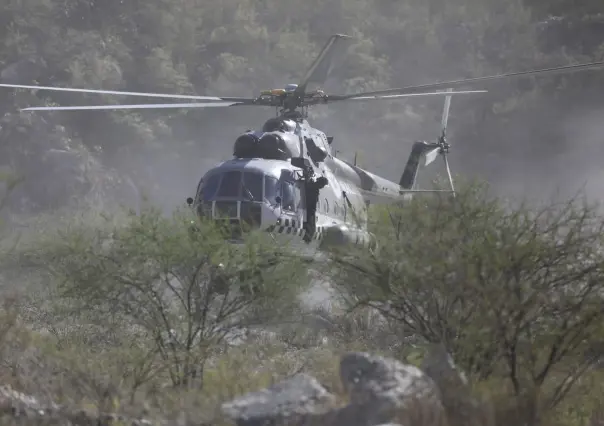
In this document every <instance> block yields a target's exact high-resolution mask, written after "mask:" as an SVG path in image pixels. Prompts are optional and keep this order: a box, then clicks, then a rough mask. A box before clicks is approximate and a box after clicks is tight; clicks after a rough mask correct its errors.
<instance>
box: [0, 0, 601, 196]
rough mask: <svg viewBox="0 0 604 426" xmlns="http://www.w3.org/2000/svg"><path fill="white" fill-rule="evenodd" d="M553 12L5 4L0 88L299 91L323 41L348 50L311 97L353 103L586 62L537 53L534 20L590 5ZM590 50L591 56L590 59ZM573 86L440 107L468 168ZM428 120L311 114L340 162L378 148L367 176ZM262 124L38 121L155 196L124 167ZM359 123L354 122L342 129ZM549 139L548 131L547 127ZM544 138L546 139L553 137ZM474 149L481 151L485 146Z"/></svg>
mask: <svg viewBox="0 0 604 426" xmlns="http://www.w3.org/2000/svg"><path fill="white" fill-rule="evenodd" d="M562 3H563V2H562ZM562 3H560V2H537V3H534V2H527V1H526V0H514V1H508V2H504V3H501V2H498V1H495V0H489V1H475V0H464V1H462V2H456V3H454V4H453V3H450V2H446V1H442V0H431V1H428V2H426V1H421V2H420V1H416V0H407V1H403V2H394V3H392V2H384V1H382V0H359V1H346V2H344V1H329V2H327V1H324V0H310V1H308V2H305V3H304V4H301V3H300V2H292V1H285V2H276V1H274V0H264V1H260V2H258V1H253V2H252V1H243V2H241V1H237V2H235V1H226V2H221V3H220V4H214V3H211V2H195V1H192V0H173V1H163V0H153V1H150V2H145V3H144V4H143V3H141V4H136V5H135V3H127V2H118V1H99V0H94V1H92V0H91V1H80V0H69V1H62V2H53V1H43V2H34V1H25V0H21V1H10V2H5V3H4V4H3V5H2V6H0V16H1V17H2V18H0V23H2V24H3V25H1V26H0V28H2V29H1V30H0V35H1V36H2V39H3V41H4V43H3V45H2V47H0V70H1V71H2V72H4V71H5V70H7V69H8V68H10V67H11V66H13V65H15V64H16V63H18V62H19V61H25V60H28V61H30V62H28V63H24V64H21V65H19V67H18V71H16V72H13V71H14V70H13V71H11V72H8V71H7V72H8V74H6V75H7V76H8V79H9V80H11V81H12V80H16V81H12V82H17V83H24V84H28V83H32V82H36V81H37V82H39V83H40V84H49V85H50V84H52V85H57V86H78V87H85V86H86V87H91V88H106V89H127V90H146V91H150V92H175V93H185V92H187V93H192V92H197V93H199V94H203V93H208V94H218V95H220V94H223V95H231V96H233V95H243V96H245V95H247V96H252V95H255V94H258V93H259V91H260V90H262V89H266V88H269V87H274V86H280V85H282V84H284V83H285V82H287V81H288V80H289V81H291V80H294V81H295V80H296V79H298V78H299V77H301V75H302V73H303V71H304V70H305V68H306V67H307V66H308V65H309V64H310V61H311V60H312V58H313V57H314V56H315V55H316V54H317V52H318V49H319V47H320V46H321V45H322V44H323V43H324V42H325V40H326V39H327V37H328V36H329V35H330V34H332V33H335V32H342V33H347V34H351V35H354V36H355V37H356V38H357V39H356V41H355V42H354V43H352V45H351V46H350V48H349V49H348V51H347V52H346V53H347V54H346V55H345V56H343V57H342V58H343V60H342V61H340V62H339V63H337V64H336V67H335V69H334V70H333V73H332V75H333V77H334V78H333V79H331V80H330V81H328V82H327V83H326V86H328V87H326V88H327V89H328V90H330V91H345V92H358V91H360V90H367V89H372V88H383V87H386V86H401V85H403V86H404V85H410V84H415V83H424V82H429V81H431V80H442V79H455V78H459V77H463V76H477V75H482V74H486V73H499V72H504V71H510V70H512V69H527V68H532V67H542V66H549V65H557V64H561V63H566V62H569V61H572V60H579V59H583V60H588V59H597V58H596V56H597V54H596V53H591V54H590V56H592V57H591V58H585V57H583V56H584V53H583V52H581V51H576V49H575V50H572V51H564V52H562V51H560V49H557V50H551V51H548V52H545V51H544V50H543V49H542V46H541V44H542V43H541V41H540V38H539V37H540V36H539V31H540V29H539V28H541V27H540V26H539V25H538V22H539V19H542V18H543V17H544V16H547V13H555V14H562V13H570V12H572V13H573V16H577V17H579V18H581V17H584V16H587V15H588V14H590V13H593V11H594V10H597V7H599V6H596V2H595V1H589V2H583V3H584V4H582V5H581V7H580V8H579V7H577V6H573V7H571V8H570V9H569V10H566V9H565V6H564V5H563V4H562ZM591 51H592V52H597V46H596V48H594V49H592V50H591ZM583 76H586V77H579V78H575V77H556V78H554V79H552V78H544V79H540V80H539V81H538V82H537V83H535V84H532V83H531V84H530V85H524V86H522V87H520V86H517V85H515V83H510V84H503V86H501V87H500V88H495V90H494V92H493V93H494V94H493V95H487V96H481V97H472V98H471V100H470V101H468V102H471V104H465V102H466V101H465V100H460V101H459V102H460V106H459V108H457V107H454V111H460V112H459V113H456V112H454V114H455V120H454V121H455V123H456V125H459V128H460V129H468V130H467V131H466V130H460V133H459V134H458V135H457V137H459V139H460V140H463V141H464V146H467V147H468V150H469V152H473V153H474V155H477V151H476V149H477V148H478V149H484V150H485V151H484V152H490V151H492V150H493V149H497V146H498V143H497V142H496V139H497V138H498V136H496V137H495V136H493V135H497V134H498V132H497V129H496V128H495V127H496V126H498V125H499V123H500V122H501V121H500V119H501V117H510V116H513V119H514V120H515V123H516V125H517V126H518V127H520V128H523V129H529V130H527V132H526V133H527V139H526V142H527V145H528V142H529V141H530V140H531V139H532V138H533V137H535V136H538V135H531V134H530V133H531V132H538V133H539V132H541V133H539V135H546V134H547V133H546V132H547V129H546V128H545V126H541V127H540V126H536V123H535V120H533V121H532V122H528V121H523V120H524V117H523V116H522V115H521V114H519V112H521V111H523V110H524V111H526V110H527V109H530V110H531V111H532V112H536V111H535V110H536V109H538V107H539V106H543V105H547V106H548V107H549V108H550V109H551V108H557V109H562V110H567V108H568V104H569V102H568V100H569V99H570V97H571V96H572V95H573V94H575V96H576V97H577V98H576V99H578V97H581V96H584V95H585V90H584V88H585V87H587V85H588V84H591V85H592V86H593V84H596V83H597V82H598V81H600V82H601V81H602V80H601V78H600V77H598V76H597V74H583ZM3 78H4V77H3ZM554 88H556V89H563V92H561V93H562V94H561V95H560V96H559V98H560V99H563V102H561V103H558V104H555V102H554V101H555V99H556V97H557V96H558V95H554V94H551V93H550V92H552V89H554ZM531 89H534V90H531ZM592 91H593V90H592ZM7 93H10V91H7ZM121 101H122V99H120V98H116V97H114V96H97V95H83V94H77V95H76V94H65V93H56V92H38V93H34V94H33V95H29V94H27V95H26V94H24V93H20V92H19V93H17V96H7V97H6V98H4V97H3V98H1V100H0V108H1V111H3V112H4V111H10V110H12V109H13V108H14V107H15V106H20V107H22V106H26V105H38V104H46V103H57V104H93V103H95V104H96V103H117V102H121ZM128 101H129V100H128ZM456 102H457V101H456ZM571 103H572V102H571ZM456 105H457V103H456ZM440 108H441V105H440V102H431V101H427V102H424V101H421V100H413V101H400V100H399V101H392V102H383V103H379V104H372V105H339V106H338V107H334V108H331V107H330V108H320V109H318V110H316V115H317V116H316V120H317V123H316V124H317V125H320V126H322V127H325V128H327V130H328V131H332V132H336V131H337V132H338V133H340V134H341V138H342V140H343V139H344V138H347V139H348V138H350V139H351V140H350V141H349V142H348V143H347V145H346V146H345V147H344V146H342V147H339V149H341V150H344V149H345V150H346V151H348V153H349V154H350V155H352V154H351V153H352V152H353V151H354V150H355V149H366V146H364V145H365V142H366V140H367V138H368V137H370V138H371V140H372V141H375V142H376V143H379V146H380V149H378V150H372V152H371V157H369V158H366V159H364V162H365V163H366V166H368V167H370V168H373V167H378V166H382V164H383V163H386V162H388V163H390V159H391V154H392V152H391V151H392V150H397V151H398V149H399V148H400V140H398V139H397V141H396V142H395V143H393V142H391V140H392V135H393V134H400V132H401V131H403V130H405V135H406V137H405V138H406V139H409V140H410V139H412V138H415V137H421V138H425V137H428V136H429V134H427V133H428V132H429V127H427V126H431V125H433V124H436V123H435V122H433V120H432V117H433V116H435V115H436V114H437V111H438V110H439V109H440ZM462 111H463V112H462ZM267 113H269V114H270V112H269V111H265V110H262V111H256V110H254V111H251V110H250V109H246V110H245V111H243V110H239V109H238V110H237V112H236V113H233V114H231V112H225V111H224V110H221V111H218V112H217V111H199V110H197V111H192V112H186V113H183V112H182V111H171V110H162V111H159V112H158V111H142V112H137V111H119V112H103V111H99V112H83V113H66V114H57V115H52V116H51V117H52V118H51V119H52V121H54V122H60V123H61V124H63V125H65V126H66V128H67V131H68V133H69V134H70V135H71V137H72V138H73V140H74V141H75V140H81V141H83V143H84V144H85V145H86V146H87V147H89V148H91V147H96V146H100V147H102V148H103V156H104V160H105V161H107V162H111V164H112V165H113V164H116V165H118V166H119V167H123V170H124V171H127V172H128V173H132V174H133V175H135V176H136V178H137V183H139V184H140V183H142V182H144V183H150V184H151V185H155V184H157V183H158V182H157V181H156V179H162V178H164V176H163V175H162V176H160V177H158V176H157V173H152V172H150V171H148V170H145V169H146V167H145V166H146V164H145V161H144V160H142V161H141V164H138V163H139V161H140V160H139V159H140V158H148V156H154V157H155V158H161V159H162V161H163V164H164V166H163V168H170V167H171V166H172V165H173V164H175V163H172V161H174V157H175V156H176V157H177V158H178V161H179V164H181V166H180V167H182V164H184V163H183V162H188V161H189V158H191V163H187V164H190V165H191V167H194V166H195V167H196V166H197V164H198V163H197V162H196V161H194V160H193V158H194V157H199V156H201V157H206V156H207V157H215V158H221V157H224V156H228V155H229V154H230V152H229V151H230V144H229V146H225V145H224V144H212V143H211V141H212V140H214V139H216V140H223V139H224V138H229V140H231V139H232V138H233V135H234V134H236V133H237V132H238V131H243V130H245V129H246V128H248V127H249V126H251V125H252V124H251V123H253V122H257V121H261V120H262V119H263V118H265V117H266V114H267ZM361 113H362V114H363V115H364V119H363V120H362V122H360V121H359V120H356V119H355V117H358V114H361ZM417 113H419V114H422V117H423V118H422V120H421V123H420V124H421V128H417V129H415V128H411V124H412V123H411V119H410V117H411V116H413V115H415V114H417ZM217 117H221V118H223V117H224V119H225V120H232V122H233V126H234V127H233V128H232V129H231V128H226V129H225V126H224V125H223V121H222V120H217V119H216V118H217ZM552 125H553V123H552V120H551V119H549V120H548V127H552ZM494 126H495V127H494ZM532 126H535V128H534V129H533V127H532ZM167 129H169V131H166V130H167ZM200 129H201V130H200ZM348 129H349V130H348ZM200 134H203V136H204V137H203V138H200ZM547 135H548V137H549V138H550V139H551V138H552V137H556V138H561V136H555V135H556V132H552V135H554V136H552V135H549V134H547ZM353 136H356V137H353ZM522 138H524V136H522ZM485 139H486V140H491V141H492V142H489V143H486V144H485V143H484V142H483V141H484V140H485ZM337 140H339V139H337ZM523 140H524V139H523ZM9 142H10V143H11V144H14V145H15V149H18V146H19V145H18V142H20V140H19V137H18V135H16V134H13V135H12V136H11V137H10V138H9ZM518 142H519V144H520V141H518ZM550 142H551V140H550ZM191 144H192V145H193V146H195V148H190V147H189V146H190V145H191ZM192 153H193V154H194V156H192V155H191V154H192ZM8 158H9V157H7V159H8ZM399 169H400V167H398V165H397V169H396V170H395V169H394V165H390V164H388V165H387V166H386V169H385V170H384V171H383V173H384V174H387V175H389V174H392V175H393V176H394V174H395V173H396V174H399V173H400V170H399ZM187 178H188V177H187Z"/></svg>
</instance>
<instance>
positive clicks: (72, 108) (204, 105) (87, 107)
mask: <svg viewBox="0 0 604 426" xmlns="http://www.w3.org/2000/svg"><path fill="white" fill-rule="evenodd" d="M234 105H245V104H244V103H243V102H215V103H212V102H208V103H205V102H204V103H184V104H138V105H84V106H66V107H53V106H50V107H30V108H23V109H22V110H21V111H84V110H97V111H98V110H120V109H165V108H212V107H230V106H234Z"/></svg>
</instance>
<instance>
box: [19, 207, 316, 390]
mask: <svg viewBox="0 0 604 426" xmlns="http://www.w3.org/2000/svg"><path fill="white" fill-rule="evenodd" d="M225 232H227V231H226V230H225V229H223V228H221V227H218V226H216V225H214V224H212V223H208V222H198V221H197V220H196V219H195V218H194V216H193V215H192V214H191V213H182V212H179V213H176V214H175V215H174V216H173V217H171V218H164V217H162V216H161V215H160V214H159V213H158V212H156V211H154V210H150V211H146V212H144V213H143V214H141V215H139V216H132V217H131V218H130V219H129V220H128V221H127V222H126V224H125V225H124V224H121V225H118V226H115V225H111V224H107V223H105V224H103V223H101V224H99V225H96V226H95V224H94V223H83V224H78V223H76V224H72V225H71V226H69V227H68V228H67V229H60V230H59V233H49V234H47V235H45V236H43V238H42V239H37V240H35V241H33V242H31V244H29V245H27V246H23V248H22V249H21V250H20V251H19V252H18V253H17V254H16V255H15V257H16V258H17V259H18V262H19V263H20V264H21V265H28V266H30V267H33V268H35V269H37V270H39V271H43V272H46V273H47V274H49V276H50V277H51V278H53V279H54V280H56V282H57V284H58V286H57V291H56V293H57V294H56V297H58V302H60V308H61V314H62V315H64V316H66V317H68V318H69V320H70V321H74V320H75V319H76V318H78V319H77V320H75V322H76V323H78V322H79V323H90V324H105V327H109V325H108V324H110V323H113V324H116V325H118V326H119V324H121V327H124V326H125V324H128V327H131V328H132V330H131V332H132V333H131V334H132V338H133V339H135V341H136V342H138V343H137V344H138V345H140V347H141V348H143V351H144V352H145V353H146V357H147V358H149V359H151V360H152V361H151V362H152V364H151V365H150V366H148V367H146V370H145V371H147V372H148V373H149V374H151V372H152V371H154V369H153V368H152V367H153V366H157V364H159V365H161V367H162V368H166V369H167V371H168V372H169V373H170V377H171V380H172V381H173V382H174V383H188V382H189V380H190V379H191V377H195V376H197V377H200V376H199V374H200V372H203V365H204V363H205V361H206V360H207V359H208V357H209V356H210V355H211V354H213V353H214V352H215V350H216V349H217V348H219V347H220V345H222V344H224V343H225V341H226V340H228V339H232V338H236V337H237V335H238V334H240V333H244V332H245V329H247V328H249V327H254V326H259V325H264V326H266V325H267V324H270V323H271V321H275V320H276V319H277V318H279V316H280V315H282V314H284V313H286V312H289V311H291V307H292V303H295V302H296V297H297V295H298V293H299V291H300V290H301V289H303V288H304V286H305V285H306V284H308V279H307V277H306V267H305V266H304V265H303V264H302V263H301V262H300V261H298V260H297V259H296V258H295V257H293V256H288V254H287V253H288V251H287V248H286V247H280V246H279V245H277V244H275V243H273V241H272V239H271V240H270V241H269V240H268V238H269V237H268V235H264V234H257V235H255V234H252V235H251V236H250V237H249V238H248V239H247V240H246V242H245V244H242V245H233V244H229V243H228V242H227V241H226V234H225ZM109 328H110V327H109ZM108 330H109V329H108ZM155 358H157V361H156V360H155ZM160 361H161V362H160ZM158 368H159V367H158ZM198 370H199V371H198Z"/></svg>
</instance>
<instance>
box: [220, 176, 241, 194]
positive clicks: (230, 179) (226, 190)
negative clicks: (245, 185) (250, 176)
mask: <svg viewBox="0 0 604 426" xmlns="http://www.w3.org/2000/svg"><path fill="white" fill-rule="evenodd" d="M240 189H241V172H237V171H232V172H226V173H225V174H223V175H222V182H221V183H220V189H219V190H218V193H217V194H216V195H217V196H218V197H238V196H239V192H240V191H239V190H240Z"/></svg>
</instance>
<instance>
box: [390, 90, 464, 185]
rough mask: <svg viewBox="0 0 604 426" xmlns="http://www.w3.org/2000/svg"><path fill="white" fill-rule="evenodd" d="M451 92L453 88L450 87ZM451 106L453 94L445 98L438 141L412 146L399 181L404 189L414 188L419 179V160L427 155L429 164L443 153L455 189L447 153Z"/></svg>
mask: <svg viewBox="0 0 604 426" xmlns="http://www.w3.org/2000/svg"><path fill="white" fill-rule="evenodd" d="M448 91H449V92H450V91H451V89H448ZM450 108H451V95H449V96H447V97H446V98H445V105H444V108H443V115H442V120H441V135H440V137H439V138H438V140H437V142H434V143H428V142H424V141H418V142H414V143H413V147H411V154H409V159H408V160H407V164H406V165H405V170H404V171H403V174H402V176H401V180H400V181H399V185H400V186H401V188H403V189H413V186H414V185H415V181H416V180H417V173H418V171H419V162H420V160H421V158H422V157H425V159H426V162H425V165H426V166H427V165H429V164H430V163H432V162H433V161H434V160H435V159H436V156H437V155H438V154H442V155H443V158H444V161H445V166H446V168H447V174H448V177H449V181H450V183H451V189H452V190H453V191H455V189H454V187H453V180H452V177H451V172H450V170H449V162H448V161H447V153H448V151H449V144H448V143H447V138H446V133H447V123H448V121H449V109H450Z"/></svg>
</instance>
